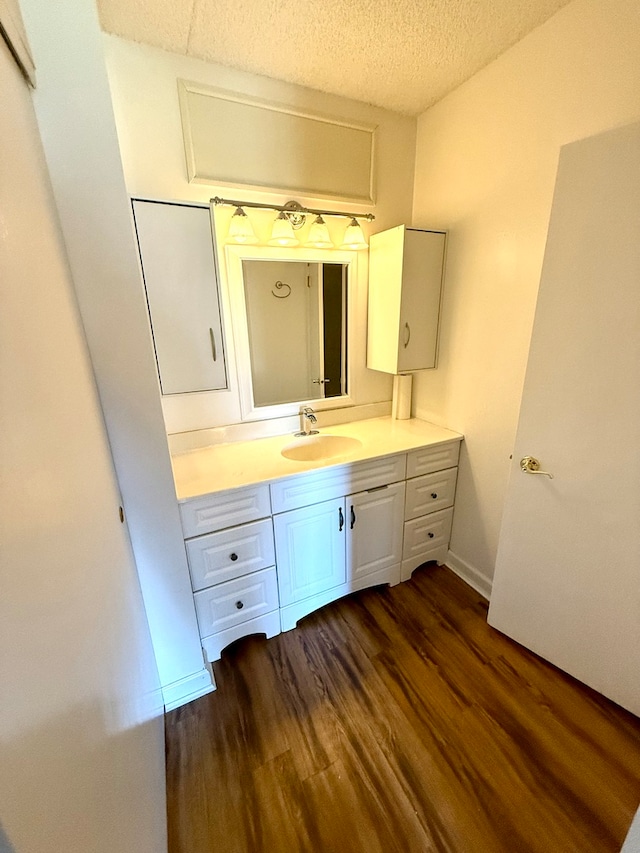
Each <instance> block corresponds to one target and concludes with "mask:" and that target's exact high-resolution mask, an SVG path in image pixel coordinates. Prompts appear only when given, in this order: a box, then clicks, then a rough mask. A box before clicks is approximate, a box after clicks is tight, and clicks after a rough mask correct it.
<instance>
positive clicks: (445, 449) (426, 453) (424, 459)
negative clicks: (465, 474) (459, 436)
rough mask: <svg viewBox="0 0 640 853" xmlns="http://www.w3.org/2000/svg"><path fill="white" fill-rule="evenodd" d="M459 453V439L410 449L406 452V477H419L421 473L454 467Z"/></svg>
mask: <svg viewBox="0 0 640 853" xmlns="http://www.w3.org/2000/svg"><path fill="white" fill-rule="evenodd" d="M459 454H460V442H459V441H451V442H449V443H448V444H438V445H436V446H435V447H423V448H421V449H420V450H411V451H410V452H409V453H408V454H407V478H410V477H420V476H422V474H431V473H433V472H434V471H442V470H444V469H445V468H455V466H456V465H457V464H458V456H459Z"/></svg>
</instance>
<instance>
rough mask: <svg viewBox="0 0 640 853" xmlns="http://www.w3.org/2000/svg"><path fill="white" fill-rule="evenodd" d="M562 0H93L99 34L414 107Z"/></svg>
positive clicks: (407, 109) (414, 110)
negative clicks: (102, 32)
mask: <svg viewBox="0 0 640 853" xmlns="http://www.w3.org/2000/svg"><path fill="white" fill-rule="evenodd" d="M568 2H569V0H358V2H355V0H98V8H99V12H100V19H101V23H102V28H103V29H104V30H106V31H107V32H109V33H114V34H116V35H119V36H122V37H123V38H127V39H132V40H133V41H139V42H143V43H145V44H150V45H154V46H156V47H161V48H164V49H165V50H170V51H173V52H174V53H181V54H185V55H187V56H192V57H198V58H200V59H207V60H211V61H213V62H218V63H221V64H222V65H227V66H229V67H232V68H237V69H240V70H243V71H251V72H253V73H256V74H266V75H267V76H269V77H275V78H276V79H279V80H286V81H288V82H290V83H298V84H301V85H303V86H309V87H311V88H313V89H319V90H321V91H324V92H331V93H333V94H337V95H343V96H345V97H348V98H353V99H355V100H358V101H364V102H366V103H369V104H375V105H376V106H380V107H385V108H386V109H390V110H396V111H398V112H403V113H408V114H411V115H415V114H418V113H420V112H422V111H423V110H425V109H426V108H427V107H429V106H431V105H432V104H433V103H435V102H436V101H438V100H439V99H440V98H442V97H443V96H444V95H446V93H447V92H450V91H451V90H452V89H454V88H455V87H456V86H458V85H460V83H462V82H463V81H464V80H467V79H468V78H469V77H471V76H472V75H473V74H475V72H476V71H478V70H479V69H480V68H483V67H484V66H485V65H487V64H488V63H489V62H491V61H492V60H493V59H495V58H496V57H497V56H499V55H500V54H501V53H503V52H504V51H505V50H506V49H507V48H509V47H510V46H511V45H513V44H515V43H516V42H517V41H519V40H520V39H521V38H522V37H523V36H524V35H526V34H527V33H528V32H530V31H531V30H533V29H534V28H535V27H537V26H539V25H540V24H542V23H543V22H544V21H546V20H547V19H548V18H550V17H551V16H552V15H553V14H554V13H555V12H556V11H557V10H558V9H560V8H561V7H562V6H565V5H566V4H567V3H568Z"/></svg>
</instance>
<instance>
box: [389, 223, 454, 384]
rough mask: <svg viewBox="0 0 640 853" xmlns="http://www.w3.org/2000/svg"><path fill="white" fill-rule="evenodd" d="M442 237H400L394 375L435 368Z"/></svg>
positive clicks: (413, 232) (408, 233) (412, 232)
mask: <svg viewBox="0 0 640 853" xmlns="http://www.w3.org/2000/svg"><path fill="white" fill-rule="evenodd" d="M444 244H445V234H443V233H442V232H440V231H418V230H416V229H413V228H407V229H406V231H405V235H404V263H403V269H402V299H401V306H400V335H399V340H398V371H397V372H398V373H400V372H401V371H403V370H417V369H419V368H429V367H435V366H436V355H437V344H438V325H439V319H440V294H441V290H442V271H443V265H444Z"/></svg>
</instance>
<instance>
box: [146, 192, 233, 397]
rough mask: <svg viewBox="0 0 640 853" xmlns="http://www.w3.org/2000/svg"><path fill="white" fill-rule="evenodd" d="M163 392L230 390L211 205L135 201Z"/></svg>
mask: <svg viewBox="0 0 640 853" xmlns="http://www.w3.org/2000/svg"><path fill="white" fill-rule="evenodd" d="M133 214H134V218H135V224H136V232H137V235H138V246H139V249H140V261H141V264H142V272H143V276H144V285H145V290H146V294H147V304H148V306H149V316H150V318H151V330H152V334H153V344H154V347H155V353H156V361H157V364H158V374H159V377H160V387H161V389H162V393H163V394H184V393H187V392H190V391H215V390H219V389H222V388H226V387H227V370H226V364H225V350H224V341H223V336H222V321H221V315H220V298H219V293H218V276H217V272H216V264H215V256H214V249H213V235H212V230H211V220H210V213H209V208H208V207H197V206H194V205H186V204H168V203H164V202H157V201H140V200H138V199H136V200H134V201H133Z"/></svg>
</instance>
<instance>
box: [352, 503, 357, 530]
mask: <svg viewBox="0 0 640 853" xmlns="http://www.w3.org/2000/svg"><path fill="white" fill-rule="evenodd" d="M355 523H356V511H355V510H354V508H353V504H351V530H353V525H354V524H355Z"/></svg>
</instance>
